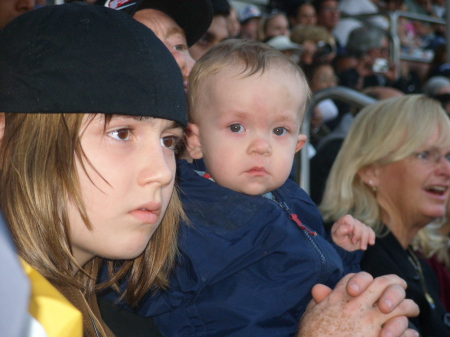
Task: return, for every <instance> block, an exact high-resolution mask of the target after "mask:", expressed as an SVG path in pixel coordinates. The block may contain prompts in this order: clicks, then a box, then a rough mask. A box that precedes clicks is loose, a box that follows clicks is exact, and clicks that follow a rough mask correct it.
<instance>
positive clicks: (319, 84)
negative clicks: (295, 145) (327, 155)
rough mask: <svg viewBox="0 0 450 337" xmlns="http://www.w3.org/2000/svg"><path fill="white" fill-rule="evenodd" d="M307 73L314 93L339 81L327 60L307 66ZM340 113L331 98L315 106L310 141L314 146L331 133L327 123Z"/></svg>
mask: <svg viewBox="0 0 450 337" xmlns="http://www.w3.org/2000/svg"><path fill="white" fill-rule="evenodd" d="M305 74H306V76H307V78H308V82H309V85H310V87H311V92H312V93H313V94H314V93H316V92H318V91H319V90H323V89H327V88H332V87H335V86H337V83H338V78H337V76H336V74H335V73H334V69H333V67H332V66H331V64H330V63H327V62H324V63H316V64H313V65H311V66H309V67H305ZM338 113H339V111H338V108H337V106H336V104H334V102H333V101H332V100H331V99H326V100H323V101H321V102H319V104H317V106H316V107H315V108H314V111H313V115H312V116H311V122H310V123H311V131H310V142H311V144H312V145H313V146H314V147H317V145H318V143H319V141H320V140H321V139H322V138H323V137H325V136H326V135H327V134H329V133H330V129H329V128H328V126H327V125H326V124H325V123H326V122H329V121H332V120H333V119H335V118H336V117H337V116H338Z"/></svg>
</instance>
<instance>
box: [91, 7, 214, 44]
mask: <svg viewBox="0 0 450 337" xmlns="http://www.w3.org/2000/svg"><path fill="white" fill-rule="evenodd" d="M95 4H96V5H103V6H105V7H109V8H112V9H116V10H120V11H122V12H125V13H127V14H129V15H131V16H133V15H134V13H136V12H137V11H139V10H141V9H148V8H151V9H157V10H159V11H161V12H163V13H165V14H167V15H168V16H170V17H171V18H172V19H173V20H174V21H175V22H176V23H177V25H178V26H180V27H181V28H182V29H183V30H184V34H185V35H186V42H187V44H188V46H189V47H190V46H192V45H193V44H194V43H195V42H197V41H198V40H199V39H200V38H201V37H202V36H203V34H205V33H206V31H207V30H208V28H209V26H210V25H211V21H212V18H213V8H212V5H211V2H210V0H97V2H96V3H95Z"/></svg>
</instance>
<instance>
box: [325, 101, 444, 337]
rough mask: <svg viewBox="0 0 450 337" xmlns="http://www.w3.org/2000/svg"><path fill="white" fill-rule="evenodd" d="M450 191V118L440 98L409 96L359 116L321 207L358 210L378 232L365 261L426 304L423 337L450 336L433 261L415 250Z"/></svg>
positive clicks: (333, 214) (328, 216)
mask: <svg viewBox="0 0 450 337" xmlns="http://www.w3.org/2000/svg"><path fill="white" fill-rule="evenodd" d="M449 192H450V120H449V118H448V116H447V114H446V113H445V111H444V110H443V109H442V107H441V106H440V104H439V102H437V101H435V100H434V99H431V98H429V97H426V96H424V95H405V96H402V97H395V98H391V99H388V100H384V101H381V102H377V103H374V104H371V105H369V106H366V107H365V108H364V109H362V111H361V112H360V113H359V114H358V115H357V116H356V118H355V120H354V121H353V123H352V125H351V126H350V130H349V133H348V135H347V137H346V138H345V140H344V143H343V145H342V147H341V150H340V151H339V154H338V156H337V158H336V161H335V162H334V164H333V167H332V169H331V172H330V176H329V178H328V181H327V184H326V188H325V193H324V196H323V199H322V202H321V204H320V206H319V209H320V211H321V213H322V216H323V218H324V221H325V222H330V223H331V222H333V221H335V219H338V218H339V217H340V216H342V214H346V213H347V212H349V211H351V212H353V215H354V216H355V217H356V218H357V219H360V220H361V221H363V222H364V223H366V224H368V225H369V226H371V227H372V228H373V229H374V230H375V232H376V233H377V243H376V245H374V246H370V247H369V248H368V249H367V250H366V251H365V252H364V256H363V258H362V260H361V269H362V270H364V271H367V272H368V273H370V274H372V275H374V276H381V275H386V274H396V275H398V276H400V277H401V278H403V279H404V280H405V281H406V282H407V283H408V288H407V289H406V296H407V298H410V299H412V300H414V301H415V302H416V303H417V304H418V305H419V308H420V314H419V316H417V318H411V322H412V323H413V325H414V326H415V327H416V328H417V329H418V331H419V332H420V334H421V335H422V336H426V337H430V336H449V335H450V320H449V318H450V317H449V314H448V313H447V312H446V310H445V308H444V307H443V305H442V303H441V301H440V300H439V285H438V282H437V279H436V277H435V275H434V273H433V271H432V270H431V268H430V267H429V265H428V264H427V263H426V262H425V261H424V260H423V259H422V258H420V256H417V254H415V253H414V251H413V248H412V242H413V239H414V236H415V235H416V234H417V232H418V231H419V230H420V229H422V228H424V227H425V226H426V225H427V224H429V223H430V222H432V221H434V220H436V219H437V218H440V217H442V216H444V215H445V213H446V205H447V199H448V196H449Z"/></svg>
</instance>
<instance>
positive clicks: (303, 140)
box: [295, 134, 306, 153]
mask: <svg viewBox="0 0 450 337" xmlns="http://www.w3.org/2000/svg"><path fill="white" fill-rule="evenodd" d="M305 143H306V136H305V135H302V134H299V135H298V139H297V145H296V146H295V153H297V152H298V151H300V150H301V148H302V147H303V145H305Z"/></svg>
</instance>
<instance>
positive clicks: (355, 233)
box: [352, 219, 364, 243]
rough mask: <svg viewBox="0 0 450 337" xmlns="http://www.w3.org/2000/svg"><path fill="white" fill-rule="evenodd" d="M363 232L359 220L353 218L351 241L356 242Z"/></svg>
mask: <svg viewBox="0 0 450 337" xmlns="http://www.w3.org/2000/svg"><path fill="white" fill-rule="evenodd" d="M363 233H364V232H363V227H362V224H361V222H359V221H358V220H355V219H354V220H353V224H352V242H353V243H357V242H358V241H360V240H361V239H362V236H363Z"/></svg>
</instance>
